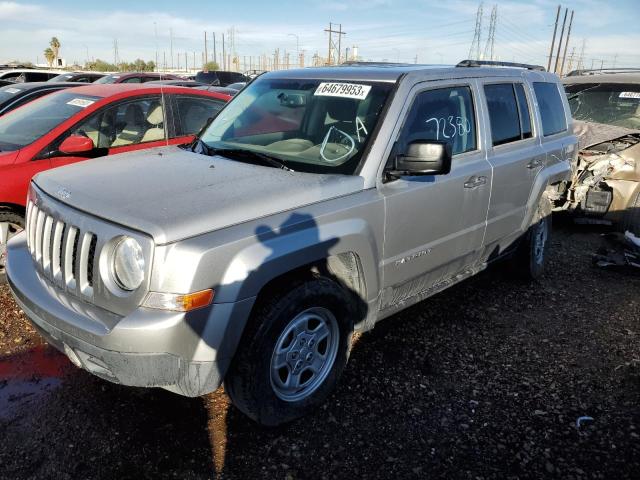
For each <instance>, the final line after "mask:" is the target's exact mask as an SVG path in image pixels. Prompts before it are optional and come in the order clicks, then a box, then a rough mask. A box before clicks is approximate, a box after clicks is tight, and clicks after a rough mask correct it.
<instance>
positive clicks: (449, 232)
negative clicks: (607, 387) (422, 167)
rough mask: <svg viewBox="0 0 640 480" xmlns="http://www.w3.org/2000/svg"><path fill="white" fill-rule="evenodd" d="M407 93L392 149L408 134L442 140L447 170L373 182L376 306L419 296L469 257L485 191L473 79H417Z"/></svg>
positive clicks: (478, 240)
mask: <svg viewBox="0 0 640 480" xmlns="http://www.w3.org/2000/svg"><path fill="white" fill-rule="evenodd" d="M408 98H409V102H408V105H407V107H405V110H404V112H406V113H404V119H403V121H402V125H401V127H400V128H399V131H397V132H396V134H395V138H396V142H395V147H394V152H400V151H404V150H405V149H406V145H407V143H408V142H411V141H413V140H445V141H448V142H450V143H451V144H452V149H453V160H452V167H451V172H450V173H448V174H446V175H428V176H403V177H400V178H396V179H391V180H389V181H387V182H386V183H383V184H382V186H381V188H380V191H381V193H382V195H384V197H385V208H386V215H385V217H386V222H385V223H386V225H385V240H384V264H383V278H384V287H385V288H384V293H383V299H382V305H381V309H382V310H384V309H386V308H389V307H392V306H394V305H398V304H401V303H402V302H404V301H407V300H408V301H411V299H415V298H416V297H418V298H419V297H420V296H423V295H425V294H426V293H427V292H428V291H429V290H430V289H432V288H433V287H434V286H438V285H440V286H441V285H443V283H444V282H447V281H449V280H450V279H451V278H452V277H453V276H454V275H456V274H458V273H460V272H463V271H464V270H465V269H466V268H468V267H469V266H471V265H473V264H474V263H475V262H476V260H477V258H478V257H479V252H480V249H481V246H482V239H483V236H484V231H485V226H486V216H487V208H488V206H489V197H490V192H491V165H490V164H489V163H488V162H487V160H486V158H485V152H484V151H483V150H482V148H481V146H482V143H481V136H480V135H479V129H478V115H477V112H478V108H477V88H476V83H475V81H474V80H464V81H452V82H443V83H438V84H437V86H435V85H431V84H425V83H421V84H418V85H416V87H414V89H413V90H412V92H411V93H410V95H409V96H408ZM393 155H394V153H392V157H393Z"/></svg>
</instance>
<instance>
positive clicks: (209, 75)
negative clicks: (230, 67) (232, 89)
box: [195, 70, 251, 87]
mask: <svg viewBox="0 0 640 480" xmlns="http://www.w3.org/2000/svg"><path fill="white" fill-rule="evenodd" d="M195 80H196V82H200V83H204V84H206V85H218V86H221V87H226V86H227V85H230V84H232V83H237V82H248V81H249V80H251V79H250V78H249V77H247V76H246V75H243V74H242V73H239V72H225V71H221V70H218V71H215V72H204V71H202V72H198V73H197V74H196V78H195Z"/></svg>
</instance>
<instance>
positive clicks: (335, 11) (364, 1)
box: [0, 0, 640, 68]
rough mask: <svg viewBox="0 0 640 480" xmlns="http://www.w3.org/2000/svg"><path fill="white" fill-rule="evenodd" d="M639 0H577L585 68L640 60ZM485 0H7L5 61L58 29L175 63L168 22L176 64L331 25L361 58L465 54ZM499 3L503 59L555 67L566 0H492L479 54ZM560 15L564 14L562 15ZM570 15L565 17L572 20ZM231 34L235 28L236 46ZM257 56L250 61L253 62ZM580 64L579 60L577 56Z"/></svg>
mask: <svg viewBox="0 0 640 480" xmlns="http://www.w3.org/2000/svg"><path fill="white" fill-rule="evenodd" d="M638 1H639V0H611V1H598V0H572V1H571V2H566V3H564V4H563V8H564V7H568V8H569V11H571V10H574V11H575V17H574V21H573V28H572V32H571V38H570V43H569V47H568V52H567V56H568V57H569V56H571V53H572V51H574V49H575V53H574V56H575V57H576V58H577V57H578V56H579V55H580V53H581V50H582V46H583V42H584V65H585V67H586V68H589V67H591V66H595V67H599V66H600V65H604V66H605V67H613V66H618V67H624V66H638V67H640V49H639V48H638V46H639V45H640V8H638V7H640V5H639V4H638ZM479 4H480V2H479V1H477V0H410V1H405V0H395V1H391V0H323V1H315V0H313V1H304V0H297V1H295V0H279V1H278V2H266V1H259V0H246V1H233V0H225V1H223V2H221V1H213V0H181V1H176V0H171V1H164V0H156V1H143V0H138V1H132V0H128V1H123V0H110V1H108V2H88V1H82V2H78V1H73V0H56V1H55V2H51V1H49V2H47V1H42V0H40V1H38V0H34V1H24V2H23V1H3V0H0V25H2V28H1V29H0V63H2V62H7V61H13V60H21V61H31V62H34V63H36V62H39V63H44V56H43V51H44V49H45V48H46V47H47V46H48V42H49V40H50V38H51V37H52V36H56V37H58V39H59V40H60V42H61V44H62V47H61V50H60V56H61V57H62V58H65V59H66V60H67V62H68V63H72V62H74V61H76V62H79V63H83V62H84V61H85V59H87V58H90V59H95V58H100V59H103V60H106V61H110V62H113V60H114V49H113V45H114V39H117V43H118V55H119V58H120V60H122V61H133V60H135V59H136V58H142V59H144V60H154V59H155V57H156V51H157V52H158V57H159V60H160V63H162V62H163V58H166V62H167V64H168V65H169V64H170V61H171V60H170V45H171V40H170V31H171V32H172V37H173V53H174V59H173V62H174V66H176V67H177V65H178V58H177V57H178V54H179V55H180V64H181V65H182V66H184V58H185V52H188V58H189V63H191V62H192V61H193V52H196V58H197V59H198V60H197V61H198V62H200V59H201V58H202V53H201V52H202V51H203V50H204V32H205V31H206V32H207V36H208V42H209V45H208V46H209V48H208V51H209V54H210V55H211V50H212V47H211V43H212V40H211V36H212V32H216V39H217V50H218V52H220V51H221V34H222V33H223V32H225V33H228V32H229V31H230V29H233V31H234V38H235V50H236V53H237V55H238V56H239V58H241V59H244V57H251V56H253V57H254V58H256V57H257V56H259V55H261V54H268V55H273V53H274V50H275V49H280V53H281V54H282V53H284V51H288V52H290V53H291V55H292V61H293V55H294V54H295V52H296V50H299V51H304V52H305V55H306V58H307V61H308V62H309V61H310V59H311V57H312V56H313V54H314V53H316V52H317V53H318V54H319V55H321V56H326V55H327V49H328V34H327V33H326V32H325V31H324V30H325V29H326V28H328V26H329V22H333V23H334V24H341V25H342V30H343V31H345V32H346V35H344V36H343V37H342V48H343V49H344V48H345V47H349V48H351V47H353V46H357V47H358V53H359V56H360V57H361V59H362V60H371V61H383V60H385V61H400V62H411V63H413V62H416V61H417V63H431V64H433V63H438V64H440V63H444V64H452V63H457V62H458V61H459V60H461V59H464V58H467V57H468V56H469V49H470V47H471V43H472V40H473V38H474V31H475V22H476V13H477V10H478V5H479ZM494 5H497V23H496V31H495V42H494V57H495V58H497V59H499V60H504V61H517V62H522V63H536V64H543V65H545V66H546V64H547V58H548V57H547V55H548V53H549V47H550V44H551V38H552V35H553V26H554V22H555V17H556V11H557V7H558V3H557V0H526V1H518V0H510V1H501V0H493V1H491V0H489V1H484V4H483V11H484V15H483V18H482V32H481V51H482V52H484V50H485V43H486V39H487V36H488V31H489V23H490V15H491V10H492V8H493V6H494ZM560 23H562V14H561V16H560ZM568 23H569V21H568V19H567V25H568ZM228 43H229V37H227V45H228ZM247 62H248V60H247ZM574 62H575V61H574Z"/></svg>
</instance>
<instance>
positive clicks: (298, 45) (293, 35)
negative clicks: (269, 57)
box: [287, 33, 300, 63]
mask: <svg viewBox="0 0 640 480" xmlns="http://www.w3.org/2000/svg"><path fill="white" fill-rule="evenodd" d="M287 36H288V37H296V57H298V63H300V38H299V37H298V35H296V34H295V33H287Z"/></svg>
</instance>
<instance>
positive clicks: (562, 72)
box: [560, 10, 573, 76]
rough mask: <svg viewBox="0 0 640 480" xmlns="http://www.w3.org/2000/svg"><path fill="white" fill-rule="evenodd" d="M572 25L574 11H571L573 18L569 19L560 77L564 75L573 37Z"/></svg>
mask: <svg viewBox="0 0 640 480" xmlns="http://www.w3.org/2000/svg"><path fill="white" fill-rule="evenodd" d="M571 25H573V10H571V18H570V19H569V29H568V30H567V40H566V41H565V42H564V53H563V54H562V64H561V66H560V76H562V75H564V60H565V59H566V58H567V47H568V46H569V38H570V37H571Z"/></svg>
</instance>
